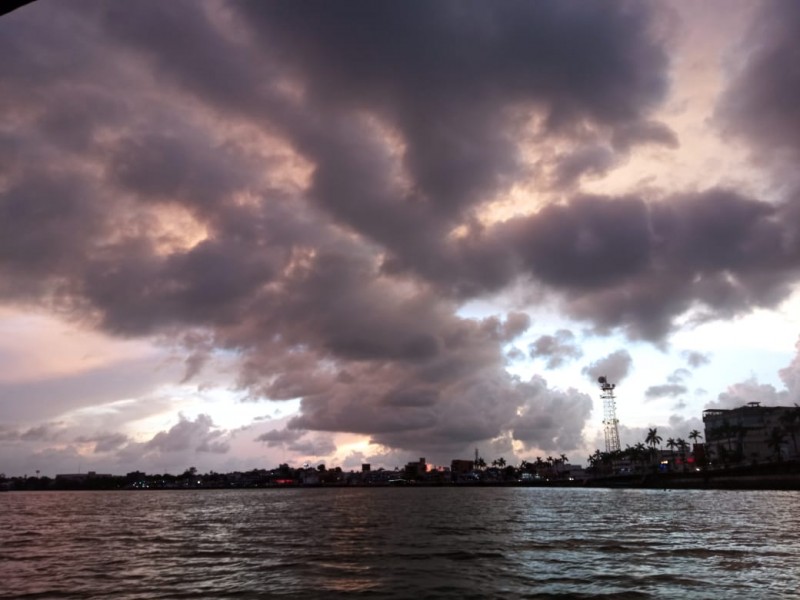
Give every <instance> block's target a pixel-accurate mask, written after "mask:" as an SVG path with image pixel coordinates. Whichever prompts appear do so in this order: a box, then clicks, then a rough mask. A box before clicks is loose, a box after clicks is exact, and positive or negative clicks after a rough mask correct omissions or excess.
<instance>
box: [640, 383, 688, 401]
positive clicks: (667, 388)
mask: <svg viewBox="0 0 800 600" xmlns="http://www.w3.org/2000/svg"><path fill="white" fill-rule="evenodd" d="M687 391H688V389H687V388H686V386H685V385H680V384H678V383H665V384H662V385H651V386H650V387H649V388H647V389H646V390H645V392H644V395H645V396H646V397H647V398H648V399H650V400H651V399H653V398H664V397H667V398H675V397H676V396H680V395H681V394H685V393H686V392H687Z"/></svg>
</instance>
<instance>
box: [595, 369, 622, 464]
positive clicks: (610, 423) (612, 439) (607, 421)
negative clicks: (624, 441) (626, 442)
mask: <svg viewBox="0 0 800 600" xmlns="http://www.w3.org/2000/svg"><path fill="white" fill-rule="evenodd" d="M597 383H599V384H600V390H601V392H600V397H601V398H602V399H603V433H605V436H606V452H616V451H617V450H619V428H618V427H617V425H618V423H619V421H618V420H617V405H616V403H615V402H614V399H615V397H614V388H615V387H617V386H616V385H615V384H613V383H609V382H608V380H607V379H606V378H605V376H603V377H598V378H597Z"/></svg>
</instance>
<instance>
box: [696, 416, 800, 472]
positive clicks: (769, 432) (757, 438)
mask: <svg viewBox="0 0 800 600" xmlns="http://www.w3.org/2000/svg"><path fill="white" fill-rule="evenodd" d="M703 423H704V425H705V450H706V458H707V460H708V461H709V463H710V465H711V466H712V467H713V466H714V465H720V464H722V465H726V464H740V463H745V464H755V463H764V462H775V461H778V460H786V459H792V458H797V457H798V452H797V441H798V440H797V437H798V435H800V408H798V407H796V406H761V404H760V403H759V402H749V403H747V404H746V405H744V406H740V407H739V408H733V409H727V410H722V409H710V410H705V411H703Z"/></svg>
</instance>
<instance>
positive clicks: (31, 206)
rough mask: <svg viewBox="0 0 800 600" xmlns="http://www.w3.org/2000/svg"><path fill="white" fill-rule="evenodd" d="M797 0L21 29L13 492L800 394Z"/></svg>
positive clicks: (384, 455) (283, 13)
mask: <svg viewBox="0 0 800 600" xmlns="http://www.w3.org/2000/svg"><path fill="white" fill-rule="evenodd" d="M798 26H800V8H799V7H798V5H797V4H796V3H794V2H789V1H778V2H736V1H735V2H727V1H725V2H723V1H722V0H716V1H710V2H705V3H702V4H700V5H698V4H697V3H693V2H689V1H688V0H687V1H684V0H669V1H666V2H661V3H627V2H609V3H603V4H602V5H594V4H588V3H578V2H558V3H555V2H539V3H522V2H521V3H515V2H509V3H502V4H496V3H481V2H436V3H430V2H404V3H389V4H375V3H371V2H348V3H347V4H339V3H327V2H305V3H291V4H289V3H259V2H230V3H229V2H222V1H206V2H199V3H197V2H181V1H176V2H169V3H157V2H137V3H135V4H134V3H125V4H120V3H111V2H102V1H97V2H82V3H77V4H76V3H56V2H51V1H47V0H38V1H37V2H32V3H30V4H28V5H25V6H22V7H21V8H18V9H17V10H14V11H12V12H11V13H9V14H6V15H4V16H2V17H1V18H0V52H2V55H3V56H4V58H5V59H4V61H3V62H2V64H0V107H2V110H3V114H4V115H5V117H6V118H5V119H4V121H3V123H2V124H0V457H2V462H0V472H5V473H6V474H7V475H9V476H10V475H19V474H22V473H28V474H31V473H33V472H34V471H37V470H39V471H41V472H42V474H47V475H49V476H53V475H54V474H56V473H59V472H61V473H65V472H67V473H68V472H75V471H76V470H79V469H80V470H82V471H84V472H85V471H88V470H94V471H97V472H112V473H124V472H127V471H134V470H138V469H142V470H146V471H148V472H172V473H176V472H177V473H179V472H183V471H184V470H185V469H186V468H188V467H190V466H195V467H197V468H198V469H199V470H200V471H203V472H207V471H211V470H215V471H225V472H227V471H235V470H249V469H254V468H263V467H264V466H265V465H276V464H280V463H292V464H302V463H303V462H305V461H309V462H314V463H320V462H324V463H329V464H337V465H341V466H342V468H345V469H350V468H357V466H358V465H360V464H362V463H371V464H372V465H374V466H375V467H376V468H377V467H380V466H384V467H387V468H391V467H394V466H396V465H402V464H405V463H407V462H408V461H409V460H414V459H416V458H417V457H419V456H426V457H427V458H428V460H429V462H430V463H431V464H434V465H446V464H449V461H450V460H451V459H453V458H469V457H471V456H472V453H473V450H474V448H476V447H479V448H480V449H481V454H482V455H483V456H485V457H499V456H503V457H505V459H506V460H508V461H510V462H511V461H512V460H513V462H514V463H515V464H518V463H519V462H520V461H521V460H531V459H534V458H535V457H536V456H548V455H554V456H558V455H560V454H562V453H564V454H566V455H567V456H569V457H570V459H571V462H573V463H575V464H586V457H587V456H589V455H590V454H591V453H592V452H593V451H594V450H595V449H596V448H603V426H602V419H603V405H602V400H601V398H600V389H599V386H598V384H597V378H598V377H600V376H604V377H607V378H608V380H609V381H610V382H612V383H614V384H616V386H617V387H616V394H617V398H618V399H617V417H618V419H619V437H620V442H621V445H622V446H623V447H624V446H625V445H626V444H631V445H632V444H634V443H636V442H639V441H642V440H643V439H644V438H645V435H646V433H647V431H648V429H650V428H653V427H657V428H658V430H659V432H660V433H661V435H663V436H664V438H665V439H666V438H667V437H685V436H686V435H687V434H688V432H689V431H691V430H694V429H699V430H702V429H703V427H702V421H701V414H702V411H703V410H705V409H707V408H735V407H737V406H741V405H743V404H745V403H746V402H753V401H755V402H761V403H762V404H763V405H765V406H768V405H779V404H780V405H786V406H791V405H793V404H795V403H800V355H798V352H799V351H800V345H798V335H799V334H800V295H799V294H798V292H797V289H798V285H797V284H798V278H799V276H800V218H798V217H800V180H798V175H797V172H796V169H795V167H794V165H795V164H796V161H797V159H798V154H800V116H799V115H798V112H797V110H796V108H795V107H794V105H793V104H792V101H793V99H794V97H795V96H794V92H795V90H796V88H798V87H800V78H798V75H797V73H796V69H795V68H794V64H793V62H792V57H793V56H794V54H795V53H796V52H797V51H798V50H800V40H798V39H797V36H796V35H795V32H796V31H797V28H798Z"/></svg>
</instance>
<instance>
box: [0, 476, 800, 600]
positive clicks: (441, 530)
mask: <svg viewBox="0 0 800 600" xmlns="http://www.w3.org/2000/svg"><path fill="white" fill-rule="evenodd" d="M798 531H800V495H799V494H798V493H796V492H741V491H737V492H732V491H707V490H703V491H699V490H698V491H680V492H679V491H660V490H659V491H654V490H601V489H556V488H546V489H542V488H411V489H409V488H379V489H367V488H354V489H294V490H286V489H282V490H242V491H232V490H231V491H228V490H226V491H207V490H198V491H152V492H40V493H26V492H11V493H6V494H0V598H103V597H105V598H141V599H150V598H229V597H238V598H270V597H281V596H284V597H296V598H313V597H325V598H330V597H336V596H348V597H350V596H368V597H369V596H371V597H376V598H392V597H396V598H492V597H498V598H499V597H504V598H506V597H508V598H522V597H527V598H552V597H559V596H563V597H570V598H581V597H583V598H599V597H617V598H677V597H686V598H693V599H696V598H722V597H728V598H782V597H786V598H789V597H797V590H798V589H800V540H798Z"/></svg>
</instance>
